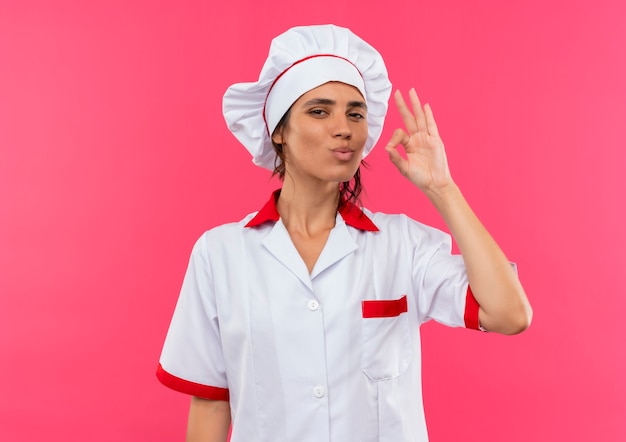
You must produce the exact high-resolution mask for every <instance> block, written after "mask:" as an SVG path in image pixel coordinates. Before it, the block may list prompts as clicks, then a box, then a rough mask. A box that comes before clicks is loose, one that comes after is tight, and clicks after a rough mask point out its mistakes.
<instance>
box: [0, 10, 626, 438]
mask: <svg viewBox="0 0 626 442" xmlns="http://www.w3.org/2000/svg"><path fill="white" fill-rule="evenodd" d="M211 3H217V2H209V1H204V2H203V1H192V0H186V1H185V0H177V1H174V0H169V1H154V0H152V1H121V0H115V1H113V0H108V1H105V0H102V1H85V0H75V1H62V0H59V1H23V0H22V1H21V0H14V1H7V0H4V1H2V3H1V5H0V355H1V359H0V361H1V363H0V440H3V441H34V440H53V441H56V440H59V441H60V440H62V441H83V440H89V441H111V440H116V441H144V440H145V441H170V440H182V438H183V436H182V435H183V433H184V428H185V424H186V413H187V404H188V398H187V397H185V396H184V395H181V394H179V393H176V392H173V391H170V390H168V389H166V388H165V387H162V386H161V385H160V384H159V383H158V382H157V380H156V378H155V376H154V372H155V367H156V363H157V360H158V356H159V353H160V349H161V345H162V342H163V339H164V336H165V333H166V330H167V326H168V324H169V320H170V317H171V314H172V311H173V308H174V304H175V302H176V298H177V295H178V290H179V287H180V283H181V280H182V276H183V272H184V270H185V268H186V265H187V259H188V256H189V252H190V250H191V246H192V244H193V243H194V241H195V239H196V238H197V237H198V236H199V235H200V234H201V233H202V232H203V231H204V230H206V229H208V228H210V227H212V226H215V225H217V224H220V223H223V222H226V221H232V220H238V219H240V218H242V217H243V216H244V215H245V214H247V213H249V212H251V211H254V210H256V209H258V208H259V206H260V205H261V204H262V203H263V202H264V201H265V200H266V199H267V197H268V192H269V191H270V190H271V189H274V188H276V187H277V186H278V184H277V182H276V181H274V180H270V178H269V174H268V173H266V172H265V171H263V170H261V169H256V168H255V167H254V166H253V165H252V163H251V162H250V160H249V157H248V155H247V153H246V152H245V151H244V149H243V148H242V147H241V146H239V145H238V143H237V141H236V140H235V139H234V138H233V137H232V136H231V135H230V133H229V132H228V131H227V129H226V127H225V124H224V122H223V118H222V115H221V111H220V109H221V96H222V94H223V92H224V90H225V89H226V87H227V86H228V85H230V84H231V83H233V82H236V81H251V80H254V79H256V77H257V75H258V71H259V70H260V67H261V64H262V62H263V61H264V59H265V56H266V54H267V48H268V47H269V42H270V39H271V38H272V37H273V36H275V35H277V34H278V33H280V32H282V31H284V30H286V29H287V28H288V27H291V26H293V25H298V24H312V23H328V22H334V23H336V24H339V25H344V26H348V27H350V28H352V29H353V30H354V31H355V32H356V33H358V34H360V35H361V36H363V37H364V38H365V39H366V40H368V41H369V42H370V43H372V44H373V45H374V46H375V47H377V48H378V49H379V50H380V52H381V53H382V54H383V55H384V56H385V59H386V62H387V65H388V69H389V72H390V76H391V79H392V81H393V83H394V86H395V87H397V88H400V89H402V90H405V91H406V90H408V88H409V87H411V86H415V87H416V88H417V89H418V92H419V93H420V95H421V97H422V98H423V99H424V100H425V101H429V102H430V103H432V106H433V109H434V111H435V115H436V117H437V119H438V123H439V127H440V132H441V133H442V136H443V138H444V141H445V142H446V146H447V150H448V155H449V158H450V163H451V167H452V171H453V174H454V176H455V178H456V180H457V182H458V183H459V184H460V185H461V187H462V189H463V190H464V193H465V195H466V197H467V198H468V200H469V201H470V203H471V204H472V205H473V207H474V209H475V210H476V211H477V212H478V214H479V216H480V217H481V219H482V220H483V221H484V223H485V224H486V225H487V227H488V228H489V229H490V231H491V232H492V233H493V234H494V236H495V237H496V238H497V239H498V240H499V242H500V243H501V245H502V247H503V248H504V249H505V251H506V253H507V254H508V255H509V257H510V258H511V259H512V260H514V261H516V262H517V263H518V265H519V269H520V276H521V278H522V280H523V282H524V285H525V287H526V290H527V292H528V295H529V297H530V299H531V301H532V303H533V307H534V310H535V317H534V323H533V325H532V327H531V329H530V330H529V331H527V332H526V333H524V334H523V335H520V336H516V337H502V336H496V335H481V334H479V333H475V332H470V331H465V330H453V329H447V328H445V327H442V326H438V325H435V324H428V325H426V326H425V327H424V330H423V331H424V364H423V365H424V376H425V385H424V390H425V406H426V413H427V420H428V423H429V429H430V434H431V439H432V441H453V440H464V441H468V442H469V441H481V442H484V441H527V440H533V441H588V440H595V441H623V440H626V418H625V416H626V381H625V378H626V376H624V374H625V373H626V355H625V354H626V352H625V346H624V338H625V337H626V326H625V325H624V324H625V321H624V320H623V319H622V318H623V311H624V309H625V308H626V301H625V300H624V298H625V295H626V284H625V282H624V273H625V269H624V264H625V262H626V260H625V259H624V252H625V251H626V235H625V233H624V224H625V222H626V217H625V214H624V211H625V204H624V202H625V197H624V191H625V189H626V178H625V176H626V153H625V152H626V123H625V119H626V80H625V79H626V60H625V53H626V52H625V42H626V27H624V26H623V24H624V20H625V18H626V8H625V7H624V2H623V1H622V0H615V1H608V0H595V1H593V2H591V1H567V2H566V1H547V0H530V1H525V2H506V1H501V0H479V1H469V0H467V1H460V0H438V1H434V0H431V1H424V0H411V1H396V2H364V1H358V2H356V1H343V2H338V1H336V0H329V1H327V0H319V1H316V2H293V1H291V0H289V1H286V0H280V1H276V0H275V1H260V0H257V1H250V0H248V1H243V0H228V1H225V2H220V6H214V5H212V4H211ZM270 5H271V7H270ZM399 123H400V120H399V118H398V115H397V112H396V110H395V109H394V108H392V109H391V111H390V114H389V118H388V123H387V125H386V129H385V132H384V133H383V138H382V139H383V140H386V139H388V138H389V136H390V135H391V132H392V130H393V129H394V128H395V127H396V126H397V125H398V124H399ZM369 163H370V165H371V168H370V170H369V171H367V172H366V174H365V183H366V187H367V195H366V198H365V200H364V202H365V204H366V206H368V207H369V208H372V209H375V210H382V211H388V212H400V211H402V212H405V213H408V214H409V215H411V216H413V217H415V218H418V219H419V220H422V221H424V222H427V223H430V224H433V225H435V226H439V227H443V226H442V222H441V220H440V219H439V217H438V215H437V214H436V213H435V212H434V210H433V209H432V208H431V207H430V206H429V204H428V202H427V201H426V199H425V198H424V197H422V196H421V195H420V194H419V192H418V191H417V190H414V189H412V188H411V187H410V186H409V184H408V182H406V181H405V180H404V179H403V178H402V177H400V176H399V175H398V174H397V173H396V172H395V171H394V170H393V168H392V166H391V165H390V164H389V162H388V160H387V158H386V155H385V153H384V152H383V149H380V148H379V149H378V150H375V151H374V153H373V154H372V155H371V157H370V158H369Z"/></svg>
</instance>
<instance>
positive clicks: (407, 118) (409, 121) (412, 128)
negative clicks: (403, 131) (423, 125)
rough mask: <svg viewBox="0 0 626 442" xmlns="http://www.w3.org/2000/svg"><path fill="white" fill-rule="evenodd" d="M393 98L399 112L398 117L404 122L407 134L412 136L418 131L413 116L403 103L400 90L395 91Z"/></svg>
mask: <svg viewBox="0 0 626 442" xmlns="http://www.w3.org/2000/svg"><path fill="white" fill-rule="evenodd" d="M393 98H394V100H395V101H396V107H397V108H398V111H399V112H400V116H401V117H402V121H404V125H405V126H406V128H407V130H408V132H409V133H410V134H414V133H416V132H418V131H419V128H418V126H417V121H416V120H415V116H414V115H413V113H412V112H411V111H410V110H409V108H408V106H407V105H406V103H405V101H404V97H403V96H402V92H400V90H399V89H398V90H396V92H394V94H393Z"/></svg>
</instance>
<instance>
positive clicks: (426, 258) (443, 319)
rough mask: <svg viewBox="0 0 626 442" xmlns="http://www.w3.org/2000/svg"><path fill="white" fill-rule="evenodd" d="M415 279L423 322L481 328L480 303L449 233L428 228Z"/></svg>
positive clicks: (419, 250) (416, 262)
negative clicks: (454, 250) (479, 320)
mask: <svg viewBox="0 0 626 442" xmlns="http://www.w3.org/2000/svg"><path fill="white" fill-rule="evenodd" d="M413 278H414V279H413V280H414V283H415V287H416V289H417V301H418V310H419V315H420V322H426V321H428V320H430V319H434V320H435V321H437V322H439V323H441V324H444V325H448V326H451V327H467V328H472V329H479V328H480V327H479V323H478V310H479V306H478V303H477V302H476V299H475V298H474V295H473V294H472V291H471V289H470V287H469V283H468V279H467V272H466V270H465V263H464V262H463V257H462V256H461V255H453V254H452V241H451V238H450V235H448V234H446V233H444V232H441V231H439V230H436V229H432V228H427V235H424V236H422V238H420V240H419V241H418V244H417V247H416V250H415V251H414V267H413Z"/></svg>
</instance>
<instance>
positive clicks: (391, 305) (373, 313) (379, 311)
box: [361, 295, 407, 318]
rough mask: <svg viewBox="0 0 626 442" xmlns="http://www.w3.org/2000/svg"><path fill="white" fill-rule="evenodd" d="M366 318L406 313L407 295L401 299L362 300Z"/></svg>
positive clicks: (389, 316) (387, 316)
mask: <svg viewBox="0 0 626 442" xmlns="http://www.w3.org/2000/svg"><path fill="white" fill-rule="evenodd" d="M361 308H362V310H363V317H364V318H391V317H394V316H400V314H401V313H406V311H407V303H406V295H404V296H403V297H402V298H400V299H374V300H369V301H361Z"/></svg>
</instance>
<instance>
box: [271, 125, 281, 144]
mask: <svg viewBox="0 0 626 442" xmlns="http://www.w3.org/2000/svg"><path fill="white" fill-rule="evenodd" d="M272 141H273V142H274V143H276V144H283V128H282V127H281V128H278V130H275V131H274V133H273V134H272Z"/></svg>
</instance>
